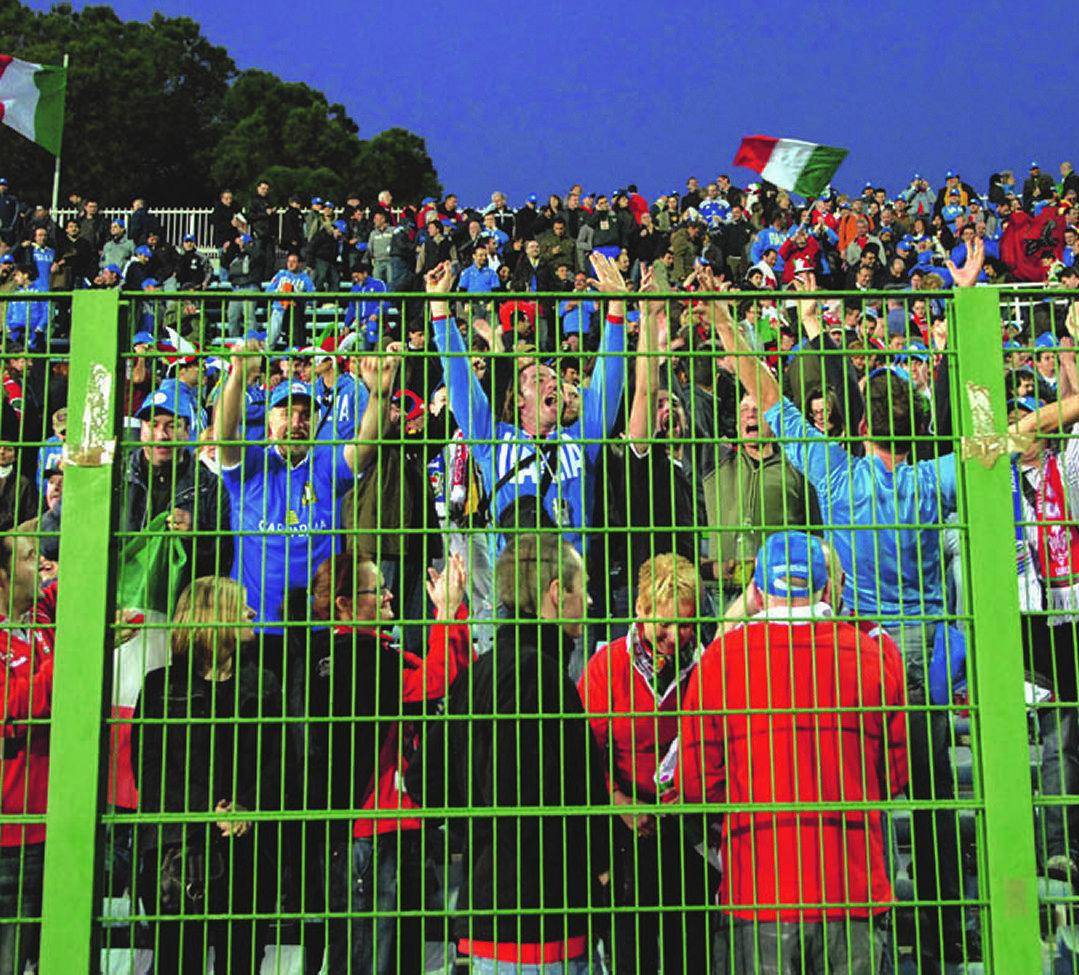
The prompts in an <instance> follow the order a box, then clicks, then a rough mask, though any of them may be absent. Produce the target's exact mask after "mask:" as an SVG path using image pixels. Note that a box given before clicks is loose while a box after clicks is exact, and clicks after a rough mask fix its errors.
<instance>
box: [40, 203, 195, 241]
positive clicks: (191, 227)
mask: <svg viewBox="0 0 1079 975" xmlns="http://www.w3.org/2000/svg"><path fill="white" fill-rule="evenodd" d="M101 212H102V213H103V214H105V216H106V217H107V218H108V219H109V220H115V219H116V218H117V217H119V218H120V219H122V220H123V221H124V222H125V223H126V222H127V221H128V220H129V219H130V218H131V211H130V210H126V209H125V210H119V209H103V210H102V211H101ZM150 212H151V213H152V214H153V215H154V216H155V217H157V219H158V220H160V221H161V229H162V230H163V231H164V233H165V239H166V240H167V241H168V242H169V243H170V244H179V243H180V241H181V240H182V239H183V237H184V235H185V234H194V235H195V238H196V240H197V241H198V246H199V247H200V248H206V249H209V248H210V247H212V246H213V235H212V234H211V232H210V214H211V213H213V210H212V209H210V208H209V207H198V208H194V207H193V208H185V207H176V208H168V209H162V208H158V207H151V208H150ZM73 216H75V211H74V210H71V209H64V210H59V211H58V212H57V214H56V222H57V223H58V224H60V225H61V226H62V225H63V222H64V221H65V220H66V219H67V218H68V217H73Z"/></svg>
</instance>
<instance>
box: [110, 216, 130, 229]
mask: <svg viewBox="0 0 1079 975" xmlns="http://www.w3.org/2000/svg"><path fill="white" fill-rule="evenodd" d="M112 224H116V226H117V227H126V226H127V224H126V223H124V218H123V217H113V218H112V220H110V221H109V225H110V226H111V225H112Z"/></svg>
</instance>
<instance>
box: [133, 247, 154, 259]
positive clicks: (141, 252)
mask: <svg viewBox="0 0 1079 975" xmlns="http://www.w3.org/2000/svg"><path fill="white" fill-rule="evenodd" d="M135 254H136V256H137V257H153V256H154V252H153V251H152V250H150V248H149V247H147V246H146V245H145V244H139V246H138V247H136V248H135Z"/></svg>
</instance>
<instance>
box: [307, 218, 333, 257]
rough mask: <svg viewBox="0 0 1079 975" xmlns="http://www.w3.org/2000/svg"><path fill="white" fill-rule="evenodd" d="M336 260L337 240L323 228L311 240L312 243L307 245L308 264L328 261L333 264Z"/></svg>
mask: <svg viewBox="0 0 1079 975" xmlns="http://www.w3.org/2000/svg"><path fill="white" fill-rule="evenodd" d="M336 260H337V238H336V237H334V235H333V234H332V233H330V231H328V230H327V229H326V228H325V227H323V228H322V229H321V230H319V231H318V232H317V233H316V234H315V236H314V237H312V238H311V241H310V243H308V245H307V263H308V264H314V263H315V261H326V262H328V263H330V264H332V263H333V262H334V261H336Z"/></svg>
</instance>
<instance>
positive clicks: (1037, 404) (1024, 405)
mask: <svg viewBox="0 0 1079 975" xmlns="http://www.w3.org/2000/svg"><path fill="white" fill-rule="evenodd" d="M1043 406H1045V400H1043V399H1038V397H1037V396H1017V397H1016V398H1015V399H1012V400H1008V409H1009V410H1013V409H1020V410H1026V411H1027V412H1028V413H1034V412H1035V411H1036V410H1040V409H1041V408H1042V407H1043Z"/></svg>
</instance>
